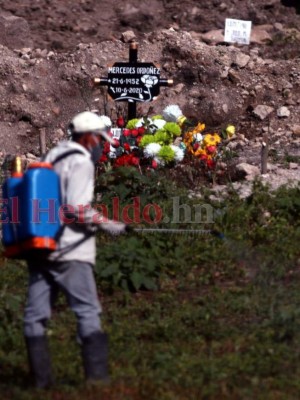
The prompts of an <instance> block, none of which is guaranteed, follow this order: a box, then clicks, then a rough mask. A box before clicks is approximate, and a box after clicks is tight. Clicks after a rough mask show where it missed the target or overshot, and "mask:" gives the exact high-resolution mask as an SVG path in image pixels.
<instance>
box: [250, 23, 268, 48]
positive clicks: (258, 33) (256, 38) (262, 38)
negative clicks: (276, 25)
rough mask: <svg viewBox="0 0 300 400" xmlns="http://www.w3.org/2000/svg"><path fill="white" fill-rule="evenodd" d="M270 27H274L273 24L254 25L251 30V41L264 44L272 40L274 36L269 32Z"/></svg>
mask: <svg viewBox="0 0 300 400" xmlns="http://www.w3.org/2000/svg"><path fill="white" fill-rule="evenodd" d="M270 29H273V26H272V25H260V26H254V27H253V28H252V31H251V43H257V44H263V43H265V42H266V41H268V40H272V36H271V35H270V34H269V33H268V32H267V30H270Z"/></svg>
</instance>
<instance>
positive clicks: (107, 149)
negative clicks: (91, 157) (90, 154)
mask: <svg viewBox="0 0 300 400" xmlns="http://www.w3.org/2000/svg"><path fill="white" fill-rule="evenodd" d="M109 152H110V143H109V142H105V144H104V148H103V153H104V154H107V153H109Z"/></svg>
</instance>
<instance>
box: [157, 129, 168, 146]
mask: <svg viewBox="0 0 300 400" xmlns="http://www.w3.org/2000/svg"><path fill="white" fill-rule="evenodd" d="M153 138H154V142H155V143H159V144H161V145H163V144H166V143H169V142H170V136H169V135H168V134H167V132H166V131H165V130H164V129H158V130H157V131H156V133H155V135H154V136H153Z"/></svg>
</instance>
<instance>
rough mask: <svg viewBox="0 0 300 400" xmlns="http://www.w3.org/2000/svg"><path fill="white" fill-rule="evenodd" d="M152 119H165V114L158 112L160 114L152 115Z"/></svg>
mask: <svg viewBox="0 0 300 400" xmlns="http://www.w3.org/2000/svg"><path fill="white" fill-rule="evenodd" d="M151 119H152V121H155V120H156V119H163V116H162V115H160V114H158V115H154V116H153V117H151Z"/></svg>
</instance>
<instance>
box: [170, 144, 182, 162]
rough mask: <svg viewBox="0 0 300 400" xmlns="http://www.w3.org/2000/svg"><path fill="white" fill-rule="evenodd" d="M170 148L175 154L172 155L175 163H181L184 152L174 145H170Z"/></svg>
mask: <svg viewBox="0 0 300 400" xmlns="http://www.w3.org/2000/svg"><path fill="white" fill-rule="evenodd" d="M170 147H171V149H172V150H173V151H174V153H175V155H174V159H175V161H177V162H180V161H182V160H183V158H184V151H183V150H182V149H180V148H179V147H178V146H175V145H174V144H171V145H170Z"/></svg>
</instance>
